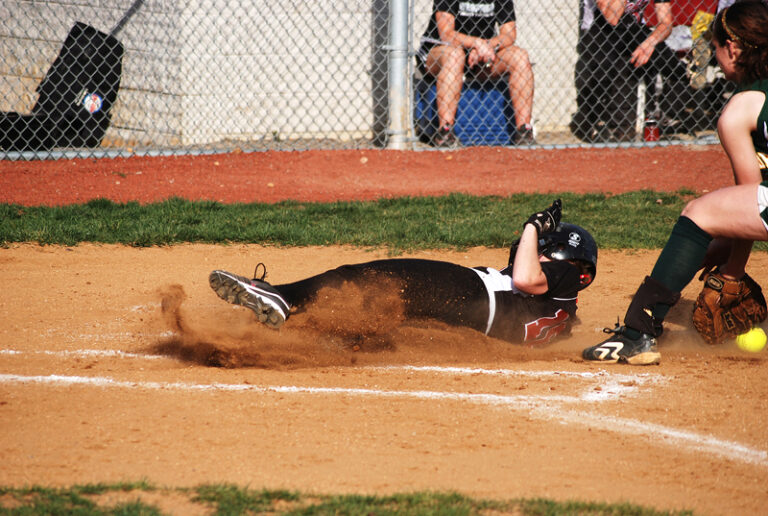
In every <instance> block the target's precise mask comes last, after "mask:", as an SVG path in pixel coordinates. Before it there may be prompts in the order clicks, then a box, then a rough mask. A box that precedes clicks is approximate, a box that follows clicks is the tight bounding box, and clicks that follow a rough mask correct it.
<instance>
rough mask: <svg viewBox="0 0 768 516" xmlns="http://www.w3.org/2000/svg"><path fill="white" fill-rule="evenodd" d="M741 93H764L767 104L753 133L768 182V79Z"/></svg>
mask: <svg viewBox="0 0 768 516" xmlns="http://www.w3.org/2000/svg"><path fill="white" fill-rule="evenodd" d="M739 91H762V92H763V93H764V94H765V102H763V108H762V109H761V110H760V115H758V117H757V129H756V130H755V131H753V132H752V145H754V147H755V153H756V154H757V161H758V162H759V163H760V172H761V174H762V175H763V181H768V79H760V80H757V81H755V82H753V83H751V84H748V85H746V86H744V87H742V88H740V89H739Z"/></svg>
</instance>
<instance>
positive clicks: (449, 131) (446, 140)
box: [432, 127, 460, 149]
mask: <svg viewBox="0 0 768 516" xmlns="http://www.w3.org/2000/svg"><path fill="white" fill-rule="evenodd" d="M432 146H433V147H441V148H444V149H455V148H456V147H459V146H460V143H459V139H458V138H457V137H456V133H454V132H453V127H441V128H440V129H438V130H437V131H435V134H434V135H433V136H432Z"/></svg>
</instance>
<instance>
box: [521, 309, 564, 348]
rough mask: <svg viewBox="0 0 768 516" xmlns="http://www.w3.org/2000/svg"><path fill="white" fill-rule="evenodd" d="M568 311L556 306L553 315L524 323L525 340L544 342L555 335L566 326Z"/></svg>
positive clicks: (537, 342)
mask: <svg viewBox="0 0 768 516" xmlns="http://www.w3.org/2000/svg"><path fill="white" fill-rule="evenodd" d="M568 317H569V316H568V312H566V311H565V310H563V309H562V308H558V309H557V312H555V315H554V316H553V317H539V318H538V319H536V320H535V321H531V322H529V323H525V338H524V339H523V340H524V341H525V342H531V343H536V344H546V343H548V342H549V341H550V340H552V339H553V338H555V337H557V336H558V335H560V334H561V333H563V332H564V331H565V329H566V328H567V327H568V325H567V324H566V321H567V320H568Z"/></svg>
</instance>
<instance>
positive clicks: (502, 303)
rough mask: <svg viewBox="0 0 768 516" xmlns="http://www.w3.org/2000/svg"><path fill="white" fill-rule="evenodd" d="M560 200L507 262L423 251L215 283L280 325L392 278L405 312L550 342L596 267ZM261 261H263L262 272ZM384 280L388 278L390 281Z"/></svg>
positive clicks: (220, 275) (536, 220)
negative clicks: (489, 263) (342, 290)
mask: <svg viewBox="0 0 768 516" xmlns="http://www.w3.org/2000/svg"><path fill="white" fill-rule="evenodd" d="M560 217H561V203H560V201H559V200H557V201H555V202H554V203H553V204H552V205H551V206H550V207H548V208H547V209H546V210H543V211H541V212H538V213H535V214H533V215H531V217H530V218H529V219H528V220H527V221H526V223H525V224H524V226H523V232H522V235H521V237H520V239H519V240H518V241H517V242H515V244H513V245H512V248H511V250H510V256H509V261H508V264H507V266H506V267H505V268H503V269H501V270H496V269H492V268H490V267H473V268H469V267H463V266H460V265H456V264H453V263H448V262H441V261H433V260H420V259H388V260H379V261H373V262H368V263H361V264H354V265H344V266H341V267H338V268H337V269H333V270H330V271H326V272H324V273H322V274H319V275H317V276H312V277H309V278H306V279H303V280H300V281H297V282H295V283H288V284H283V285H270V284H269V283H267V282H266V281H264V276H265V272H266V271H263V272H262V274H261V276H260V277H259V278H254V279H250V280H249V279H247V278H245V277H242V276H238V275H235V274H232V273H229V272H225V271H221V270H215V271H213V272H211V274H210V277H209V281H210V285H211V288H212V289H213V290H214V291H215V292H216V294H217V295H218V296H219V297H221V298H222V299H224V300H225V301H227V302H229V303H232V304H236V305H242V306H245V307H247V308H250V309H251V310H253V311H254V312H255V313H256V316H257V318H258V320H259V321H261V322H262V323H264V324H267V325H268V326H271V327H273V328H279V327H280V326H282V324H283V323H284V322H285V320H286V319H288V318H289V316H290V314H291V313H292V311H297V310H301V309H302V308H304V307H305V306H306V305H307V304H308V303H310V302H312V301H314V300H316V299H317V298H318V296H317V294H318V292H319V291H320V290H321V289H323V288H326V287H331V288H339V287H341V286H342V284H344V283H346V282H351V283H354V284H356V285H360V286H362V287H365V286H366V285H368V286H370V285H372V284H373V283H372V282H375V283H376V284H387V285H388V284H389V282H390V281H391V282H392V286H393V290H394V289H397V291H398V292H399V296H400V298H401V299H402V301H403V305H404V312H405V317H406V319H408V318H411V319H434V320H439V321H442V322H445V323H448V324H451V325H455V326H465V327H469V328H473V329H475V330H477V331H480V332H483V333H485V334H486V335H489V336H492V337H495V338H499V339H503V340H508V341H512V342H525V343H528V344H531V345H533V344H542V343H547V342H549V341H550V340H551V339H553V338H554V337H556V336H558V335H566V334H568V333H569V332H570V329H571V325H572V324H573V321H574V319H575V313H576V300H577V296H578V293H579V291H580V290H582V289H584V288H586V287H587V286H589V284H590V283H592V280H593V279H594V277H595V274H596V272H597V245H596V243H595V241H594V239H593V238H592V236H591V235H590V234H589V233H588V232H587V231H586V230H585V229H583V228H581V227H579V226H576V225H574V224H567V223H561V222H560ZM262 267H263V266H262V265H261V264H259V265H257V266H256V272H257V274H258V272H259V269H260V268H262ZM384 280H387V283H385V281H384Z"/></svg>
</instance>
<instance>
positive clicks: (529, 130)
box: [515, 124, 536, 145]
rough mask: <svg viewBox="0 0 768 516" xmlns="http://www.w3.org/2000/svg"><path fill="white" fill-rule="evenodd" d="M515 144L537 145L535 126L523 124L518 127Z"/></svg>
mask: <svg viewBox="0 0 768 516" xmlns="http://www.w3.org/2000/svg"><path fill="white" fill-rule="evenodd" d="M515 145H536V139H535V138H534V137H533V127H532V126H531V124H525V125H521V126H520V127H518V128H517V135H516V136H515Z"/></svg>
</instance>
